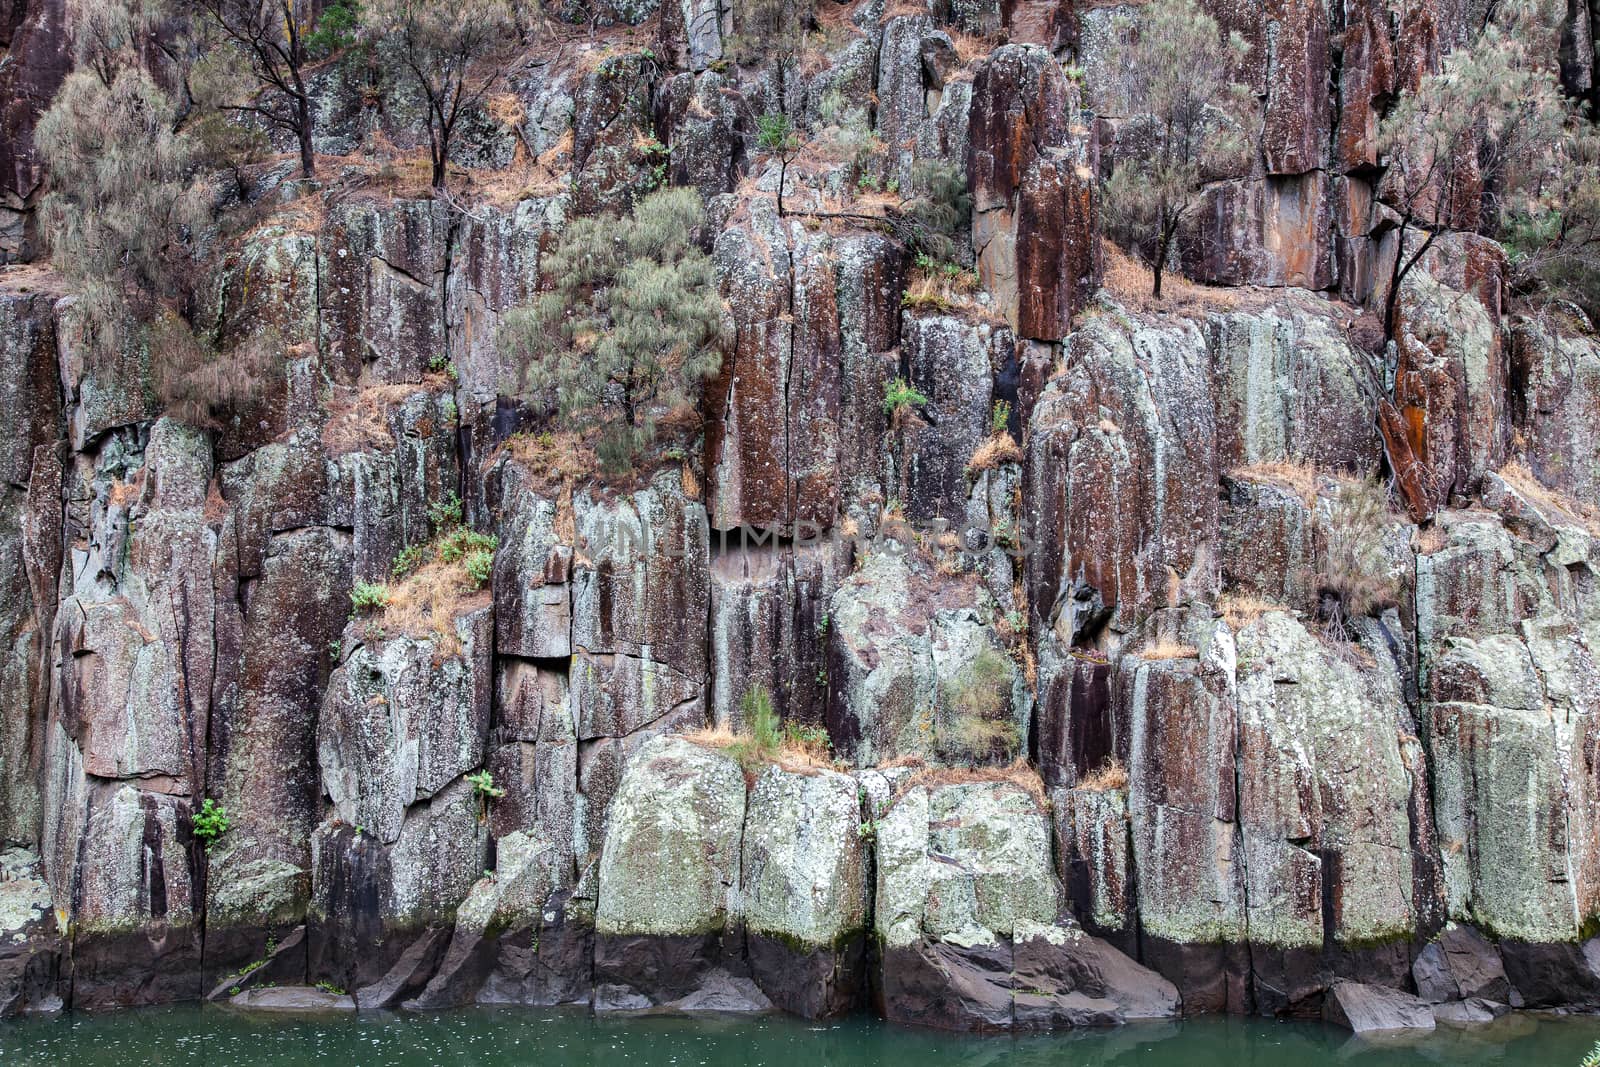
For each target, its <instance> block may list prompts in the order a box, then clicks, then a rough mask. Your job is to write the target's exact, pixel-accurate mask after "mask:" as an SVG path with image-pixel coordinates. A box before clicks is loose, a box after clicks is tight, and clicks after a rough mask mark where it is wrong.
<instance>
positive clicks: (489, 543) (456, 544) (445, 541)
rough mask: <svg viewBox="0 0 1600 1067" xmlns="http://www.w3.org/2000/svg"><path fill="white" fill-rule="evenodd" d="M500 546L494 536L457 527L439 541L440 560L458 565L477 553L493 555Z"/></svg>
mask: <svg viewBox="0 0 1600 1067" xmlns="http://www.w3.org/2000/svg"><path fill="white" fill-rule="evenodd" d="M499 544H500V542H499V540H498V539H497V538H496V537H495V536H494V535H493V534H483V533H479V532H478V531H477V530H472V529H468V528H467V527H465V526H457V527H456V528H455V529H453V530H451V531H450V532H449V533H447V534H445V536H444V537H443V538H442V539H441V540H440V541H439V558H440V559H441V560H443V561H444V562H445V563H457V562H460V561H462V560H464V559H466V558H467V557H468V556H471V555H473V554H474V553H476V552H490V553H492V552H493V551H494V550H495V549H496V548H497V547H499Z"/></svg>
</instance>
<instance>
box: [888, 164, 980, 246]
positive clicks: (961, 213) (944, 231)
mask: <svg viewBox="0 0 1600 1067" xmlns="http://www.w3.org/2000/svg"><path fill="white" fill-rule="evenodd" d="M911 181H912V185H913V186H914V187H915V188H917V189H920V190H922V192H921V193H920V195H917V196H914V197H912V198H911V199H909V200H907V201H906V202H905V203H904V204H902V205H901V210H902V211H904V212H905V214H906V217H907V218H908V219H910V220H911V222H912V224H913V237H912V241H913V244H915V246H916V248H917V250H918V251H919V252H920V253H922V254H924V255H927V256H929V257H931V258H933V259H936V260H950V259H954V258H955V257H956V252H957V250H958V248H959V239H960V237H961V236H962V235H963V234H965V233H967V232H968V231H969V230H970V229H971V227H972V194H971V193H970V192H968V191H967V176H966V174H965V173H963V172H962V170H961V168H960V167H957V166H956V165H955V164H953V163H945V162H943V161H937V162H930V163H919V164H917V165H916V166H915V167H914V168H912V171H911Z"/></svg>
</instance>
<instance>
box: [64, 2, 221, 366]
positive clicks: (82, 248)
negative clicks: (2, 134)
mask: <svg viewBox="0 0 1600 1067" xmlns="http://www.w3.org/2000/svg"><path fill="white" fill-rule="evenodd" d="M108 32H109V31H108ZM98 62H99V66H98V67H86V68H80V69H78V70H75V71H73V72H72V73H71V74H69V75H68V76H67V78H66V80H65V81H64V82H63V83H62V86H61V89H60V91H59V92H58V93H57V94H56V98H55V100H54V102H53V103H52V104H51V105H50V107H49V109H48V110H47V111H45V113H44V114H43V115H42V116H41V117H40V119H39V125H38V128H37V129H36V130H35V133H34V142H35V144H36V145H37V146H38V148H39V151H40V153H41V155H42V156H43V158H44V161H45V163H46V165H47V166H48V167H49V169H50V173H51V176H52V181H51V191H50V193H49V195H47V196H46V197H45V198H44V202H43V205H42V212H41V217H42V219H43V223H44V231H45V235H46V237H47V239H48V242H49V245H50V253H51V260H52V261H53V262H54V264H55V265H56V268H57V269H58V270H60V271H61V273H62V274H63V275H64V276H65V277H66V279H67V281H68V283H69V284H70V285H71V286H72V288H73V290H74V291H75V292H76V293H77V294H78V301H77V306H76V309H75V312H76V314H77V315H79V316H80V317H81V319H80V321H81V323H82V326H83V328H84V329H85V330H86V331H87V334H88V337H87V340H89V342H90V343H92V344H95V345H96V346H97V347H99V348H101V349H102V350H118V349H126V348H130V347H137V346H139V345H141V344H142V343H143V340H144V338H143V326H142V324H143V323H146V322H150V321H154V320H156V319H161V318H166V317H167V316H169V315H171V316H181V313H182V312H183V311H185V310H186V309H187V308H188V306H189V305H190V303H191V302H192V300H193V297H194V290H193V281H194V275H195V270H196V265H197V261H198V256H197V255H196V253H195V249H194V245H193V243H192V238H193V236H194V235H195V234H196V233H197V232H198V231H200V230H202V229H203V228H204V227H205V226H206V225H207V223H208V222H209V215H208V212H207V210H206V206H205V199H204V190H203V188H201V187H200V186H199V185H198V184H197V183H196V182H195V181H194V180H193V172H194V169H195V167H196V165H197V163H198V160H199V156H200V145H199V144H198V142H197V141H196V140H195V139H194V137H192V136H190V135H189V134H187V133H185V132H182V131H180V130H179V129H178V126H179V117H180V111H179V103H178V101H177V100H176V99H175V98H174V97H173V96H172V95H171V94H170V93H168V92H167V91H166V90H165V89H163V88H162V87H161V86H160V85H159V84H158V83H157V81H156V80H155V79H154V78H153V77H152V76H151V75H150V74H149V72H147V71H146V70H145V69H144V68H143V67H142V66H139V65H138V64H137V63H136V62H133V61H131V60H129V61H127V62H125V63H122V64H121V65H117V61H115V60H113V59H111V58H108V57H105V56H102V57H100V59H99V61H98ZM99 71H105V72H107V73H110V75H111V79H110V80H109V81H106V80H103V79H102V77H101V74H100V73H99Z"/></svg>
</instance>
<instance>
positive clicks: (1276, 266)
mask: <svg viewBox="0 0 1600 1067" xmlns="http://www.w3.org/2000/svg"><path fill="white" fill-rule="evenodd" d="M1330 223H1331V214H1330V205H1329V198H1328V187H1327V179H1326V177H1325V176H1324V175H1323V174H1322V172H1320V171H1312V172H1309V173H1306V174H1302V175H1295V176H1288V177H1272V176H1268V177H1265V178H1247V179H1239V180H1237V181H1230V182H1222V183H1219V184H1215V185H1210V186H1208V187H1207V188H1206V190H1205V192H1204V193H1203V194H1202V197H1201V201H1200V203H1199V204H1198V205H1197V206H1196V207H1195V208H1194V209H1193V210H1192V211H1191V212H1190V213H1189V214H1188V216H1186V222H1185V224H1184V238H1183V241H1182V251H1183V265H1184V270H1185V272H1186V273H1188V274H1189V275H1190V276H1191V277H1193V278H1195V279H1196V280H1197V281H1203V282H1208V283H1210V284H1213V285H1293V286H1298V287H1300V288H1302V289H1327V288H1330V287H1331V286H1332V285H1333V280H1334V275H1333V234H1332V231H1331V229H1330Z"/></svg>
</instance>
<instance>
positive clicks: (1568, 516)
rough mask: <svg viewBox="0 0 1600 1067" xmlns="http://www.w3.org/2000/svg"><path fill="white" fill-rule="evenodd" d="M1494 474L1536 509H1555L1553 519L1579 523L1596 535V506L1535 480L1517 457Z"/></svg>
mask: <svg viewBox="0 0 1600 1067" xmlns="http://www.w3.org/2000/svg"><path fill="white" fill-rule="evenodd" d="M1498 473H1499V475H1500V478H1501V480H1502V481H1504V482H1505V483H1506V484H1507V485H1509V486H1510V487H1511V488H1513V489H1515V490H1516V491H1517V492H1518V493H1520V494H1522V496H1524V497H1526V498H1527V500H1528V502H1529V503H1531V504H1532V505H1533V506H1534V507H1536V508H1538V509H1539V510H1540V511H1552V512H1555V518H1556V519H1558V520H1560V521H1563V522H1567V523H1571V524H1573V525H1576V526H1582V527H1583V528H1584V529H1586V530H1588V531H1589V532H1590V533H1592V534H1595V535H1597V536H1600V508H1596V507H1595V506H1594V505H1592V504H1587V503H1585V502H1583V501H1581V500H1574V499H1573V498H1571V497H1569V496H1567V495H1566V494H1565V493H1562V492H1559V491H1558V490H1555V489H1551V488H1550V487H1549V486H1547V485H1545V484H1544V483H1543V482H1541V481H1539V479H1538V477H1536V476H1535V475H1534V473H1533V471H1532V470H1530V469H1529V468H1528V466H1527V465H1526V464H1525V463H1523V462H1522V461H1521V460H1519V459H1513V460H1511V461H1509V462H1508V463H1506V465H1505V466H1503V467H1501V468H1500V470H1499V472H1498Z"/></svg>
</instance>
